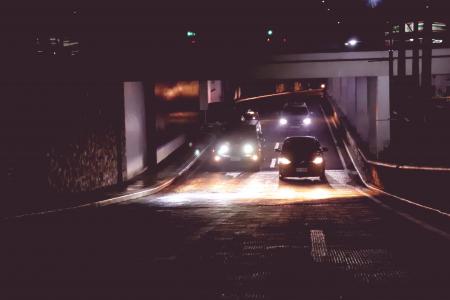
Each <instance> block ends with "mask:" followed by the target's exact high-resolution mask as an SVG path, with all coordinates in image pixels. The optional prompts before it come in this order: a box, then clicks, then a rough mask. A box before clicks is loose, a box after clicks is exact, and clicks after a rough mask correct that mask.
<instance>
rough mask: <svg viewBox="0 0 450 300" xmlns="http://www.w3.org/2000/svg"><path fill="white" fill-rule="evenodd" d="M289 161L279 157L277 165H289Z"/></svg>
mask: <svg viewBox="0 0 450 300" xmlns="http://www.w3.org/2000/svg"><path fill="white" fill-rule="evenodd" d="M290 163H291V161H290V160H289V159H287V158H286V157H280V158H278V164H280V165H289V164H290Z"/></svg>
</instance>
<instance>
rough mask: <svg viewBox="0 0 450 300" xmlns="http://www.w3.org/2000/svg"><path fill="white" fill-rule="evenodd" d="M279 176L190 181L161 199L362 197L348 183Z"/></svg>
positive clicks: (268, 201) (227, 201)
mask: <svg viewBox="0 0 450 300" xmlns="http://www.w3.org/2000/svg"><path fill="white" fill-rule="evenodd" d="M277 177H278V176H277V174H276V173H273V174H262V175H261V173H255V174H252V175H251V176H249V177H247V178H239V177H238V178H233V177H230V178H224V176H223V174H220V173H217V174H210V176H208V177H202V178H196V179H192V180H188V181H187V182H186V184H185V185H183V186H180V187H178V188H177V189H176V190H175V191H174V192H173V193H171V194H167V195H164V196H162V197H159V198H158V200H159V201H161V202H162V204H166V205H190V204H191V205H199V204H208V205H220V206H222V205H225V206H226V205H233V204H256V205H281V204H295V203H302V202H314V201H319V200H340V199H349V198H355V197H361V194H360V193H358V192H357V191H356V190H355V189H353V188H352V187H350V186H347V185H345V184H331V185H330V184H319V183H314V182H312V181H301V182H295V181H293V182H287V183H281V184H279V182H278V178H277Z"/></svg>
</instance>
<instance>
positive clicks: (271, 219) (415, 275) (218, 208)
mask: <svg viewBox="0 0 450 300" xmlns="http://www.w3.org/2000/svg"><path fill="white" fill-rule="evenodd" d="M310 107H311V109H312V111H313V112H314V120H313V126H312V127H311V130H310V132H304V131H301V130H300V129H298V128H290V129H288V130H287V131H286V130H280V129H279V127H278V119H277V114H269V115H265V116H264V120H263V122H262V126H263V132H264V134H265V138H266V141H265V144H264V149H263V158H264V162H263V167H262V169H261V171H260V172H250V171H246V170H236V169H232V170H224V171H221V172H218V171H213V170H212V169H211V168H210V166H209V162H210V158H209V157H208V156H205V157H204V158H203V161H202V162H201V163H200V164H199V165H198V166H197V168H196V169H195V170H194V171H193V172H192V173H190V174H189V175H188V176H187V177H186V178H184V179H182V180H180V181H179V182H177V183H176V184H175V185H173V186H172V187H170V188H168V189H166V190H164V191H163V192H161V193H159V194H156V195H152V196H149V197H144V198H141V199H138V200H134V201H130V202H125V203H122V204H118V205H113V206H108V207H102V208H89V209H81V210H76V211H69V212H64V213H60V214H51V215H45V216H36V217H30V218H23V219H17V220H12V221H8V222H3V223H2V224H1V232H0V233H1V237H2V244H1V245H2V246H1V252H0V254H1V266H2V268H1V271H0V276H1V277H0V280H1V293H2V294H3V295H5V297H1V298H2V299H13V298H14V297H18V298H20V297H22V296H24V295H28V296H31V298H35V299H40V297H41V296H43V295H45V296H46V299H49V298H52V297H55V298H59V299H69V298H78V299H89V298H94V299H99V298H107V299H116V298H117V299H136V298H140V297H142V298H144V295H145V298H146V299H164V298H176V299H448V295H450V288H449V283H450V271H449V267H450V258H449V253H450V242H449V241H448V240H446V239H444V238H442V237H440V236H439V235H436V234H434V233H431V232H430V231H428V230H426V229H425V228H423V227H421V226H419V225H417V224H414V223H412V222H410V221H408V220H406V219H404V218H402V217H400V216H398V215H397V214H395V213H394V212H392V211H388V210H386V209H384V208H382V207H381V206H379V205H378V204H376V203H375V202H374V201H372V199H370V198H368V197H367V196H366V195H363V194H362V193H361V190H363V191H364V189H363V188H362V187H361V186H359V185H358V184H357V183H356V182H355V181H354V180H353V179H352V178H351V176H350V175H349V174H351V173H352V170H351V168H350V170H348V168H347V167H349V164H348V158H347V157H346V156H345V153H344V152H343V151H342V150H340V149H338V148H337V147H336V146H335V144H334V142H333V137H332V136H331V134H330V131H329V129H328V127H327V124H326V122H325V120H324V118H323V117H322V113H321V110H320V107H319V105H318V103H311V104H310ZM304 134H307V135H314V136H317V137H318V138H319V140H320V142H321V143H322V144H323V146H326V147H328V148H329V149H330V151H329V152H327V153H326V156H325V157H326V162H327V174H326V175H327V180H328V182H327V183H321V182H318V181H316V180H310V179H306V180H298V181H288V182H279V181H278V174H277V169H276V167H277V166H276V157H277V156H276V153H275V152H274V151H273V148H274V146H275V144H276V143H279V142H281V141H282V140H283V139H284V137H286V136H290V135H304ZM339 151H340V152H341V153H339ZM274 161H275V162H274ZM365 192H366V193H369V192H368V191H365ZM372 196H374V197H378V195H373V194H372Z"/></svg>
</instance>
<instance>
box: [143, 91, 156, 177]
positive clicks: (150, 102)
mask: <svg viewBox="0 0 450 300" xmlns="http://www.w3.org/2000/svg"><path fill="white" fill-rule="evenodd" d="M144 94H145V112H146V117H147V118H146V119H147V165H148V169H149V170H150V171H151V172H152V173H153V172H154V173H156V166H157V157H156V152H157V151H156V150H157V140H156V111H157V109H158V105H157V102H156V98H155V83H154V82H145V83H144Z"/></svg>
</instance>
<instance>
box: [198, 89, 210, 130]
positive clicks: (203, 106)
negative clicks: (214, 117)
mask: <svg viewBox="0 0 450 300" xmlns="http://www.w3.org/2000/svg"><path fill="white" fill-rule="evenodd" d="M208 94H209V90H208V80H200V81H199V98H200V113H201V114H202V115H203V121H204V122H206V111H207V110H208Z"/></svg>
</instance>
